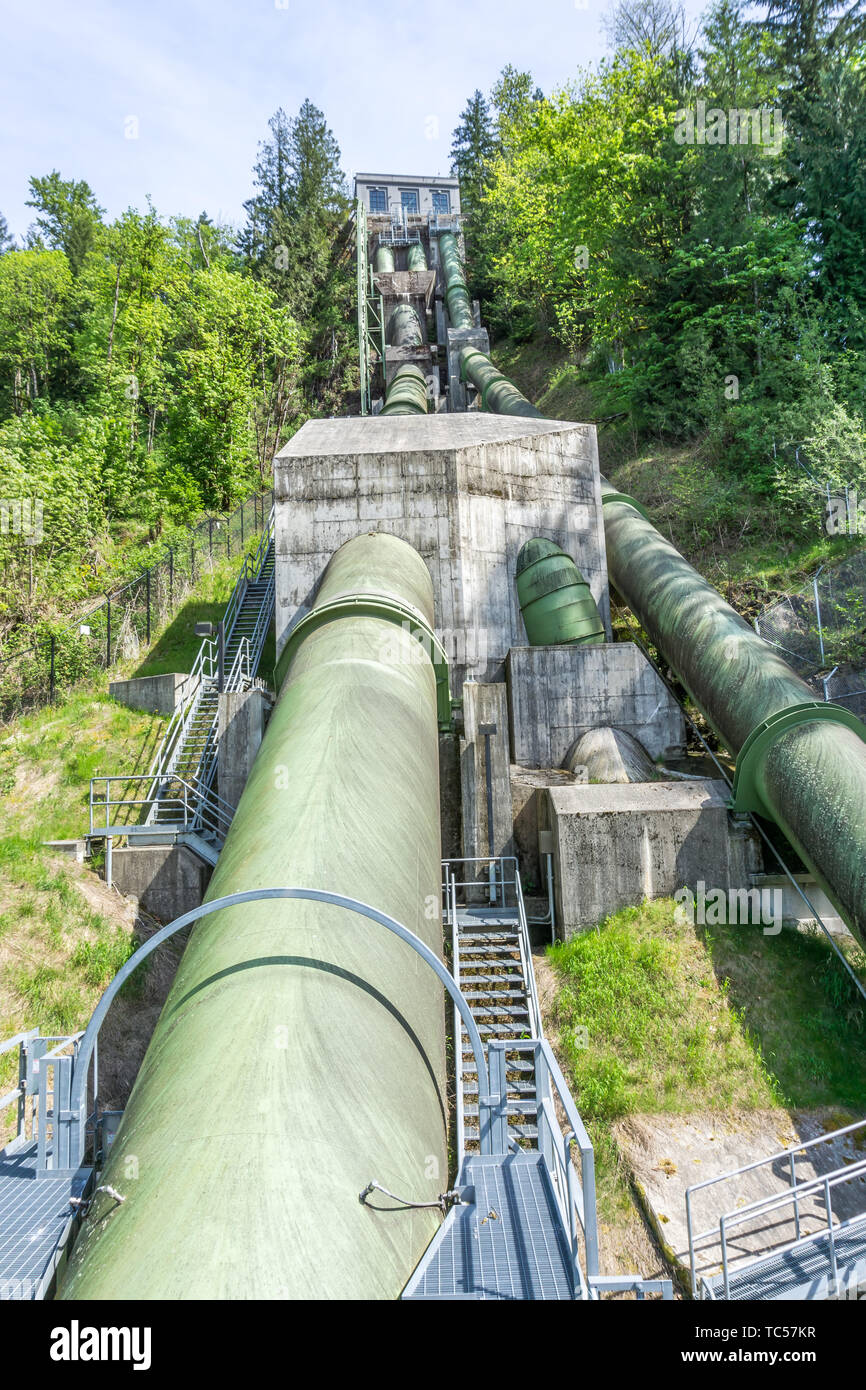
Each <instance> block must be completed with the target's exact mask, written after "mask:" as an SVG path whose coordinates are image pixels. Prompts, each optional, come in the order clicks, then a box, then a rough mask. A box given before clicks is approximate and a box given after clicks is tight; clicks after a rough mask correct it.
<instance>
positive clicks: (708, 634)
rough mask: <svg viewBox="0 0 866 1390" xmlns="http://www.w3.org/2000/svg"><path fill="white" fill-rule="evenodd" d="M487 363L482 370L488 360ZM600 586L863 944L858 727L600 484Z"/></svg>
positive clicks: (479, 360) (483, 380) (496, 397)
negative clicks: (669, 673) (617, 599)
mask: <svg viewBox="0 0 866 1390" xmlns="http://www.w3.org/2000/svg"><path fill="white" fill-rule="evenodd" d="M461 357H462V368H463V370H464V372H465V374H466V375H467V376H468V377H469V378H470V380H472V381H473V382H474V383H475V385H476V386H478V389H479V390H481V391H482V404H483V405H484V407H485V408H487V409H490V410H494V411H497V412H498V413H500V414H520V415H522V414H532V415H537V416H540V415H541V412H540V411H538V410H537V409H536V408H535V406H532V405H530V404H529V402H528V401H526V402H525V403H526V406H528V407H529V409H528V410H526V409H524V408H523V406H522V405H521V402H523V401H525V397H522V396H521V394H520V392H519V391H517V388H516V387H515V386H513V384H512V383H510V382H507V378H502V380H503V381H505V382H506V383H507V385H509V386H511V389H512V391H513V392H514V393H515V395H516V397H517V398H519V399H518V400H517V402H516V405H515V399H514V397H513V396H511V395H509V394H508V393H507V392H504V393H503V392H500V391H499V390H498V389H497V386H498V383H497V381H496V378H497V377H502V374H501V373H497V372H496V369H495V368H493V369H492V371H493V373H495V376H493V375H492V374H491V372H490V370H489V369H488V368H487V366H486V365H485V363H486V362H487V361H488V360H489V359H487V358H486V357H485V355H484V354H483V353H479V352H477V351H474V350H472V349H464V352H463V353H462V354H461ZM491 365H492V364H491ZM601 481H602V500H603V516H604V531H605V542H606V549H607V566H608V574H609V576H610V579H611V582H612V583H613V585H614V586H615V588H616V589H617V590H618V591H619V593H620V594H621V596H622V597H623V599H624V600H625V602H626V603H627V604H628V606H629V608H630V609H631V610H632V612H633V613H635V614H636V615H637V617H638V618H639V619H640V622H641V624H642V626H643V628H644V629H645V631H646V632H647V633H648V634H649V636H650V637H651V639H652V641H653V642H654V643H655V644H656V646H657V647H658V649H659V651H660V652H661V653H662V655H663V656H664V658H665V660H666V661H667V662H668V663H669V664H670V666H671V668H672V669H673V670H674V671H676V673H677V675H678V676H679V678H680V680H681V681H682V683H683V685H684V686H685V687H686V689H687V690H688V692H689V694H690V695H691V697H692V699H693V700H694V702H695V704H696V705H697V706H698V708H699V709H701V710H702V711H703V713H704V715H705V716H706V718H707V719H708V721H709V723H710V724H711V725H712V727H713V728H714V729H715V731H716V733H717V734H718V736H719V738H720V739H721V741H722V743H723V744H724V745H725V747H726V748H727V749H728V750H729V751H730V752H731V753H732V754H734V756H735V757H736V758H737V775H736V779H735V784H734V796H735V800H734V804H735V806H736V807H738V808H739V809H741V810H754V811H758V812H760V814H762V815H764V816H766V817H768V818H769V819H771V820H774V821H775V822H776V824H777V825H778V826H779V828H780V829H781V830H782V831H783V833H784V834H785V835H786V836H787V838H788V840H789V842H790V844H791V845H793V847H794V849H795V850H796V851H797V853H798V854H799V855H800V858H801V859H802V860H803V862H804V864H806V865H807V866H808V868H809V869H811V871H812V873H813V874H814V875H815V877H816V878H817V879H818V882H819V883H820V884H821V885H822V887H823V888H824V890H825V891H826V893H827V894H828V896H829V898H830V900H831V902H833V903H834V904H835V906H836V908H837V909H838V911H839V912H840V913H841V915H842V916H843V918H844V919H845V920H846V921H847V922H848V924H849V926H851V927H852V928H853V929H854V930H855V931H856V932H857V933H858V934H859V936H860V939H861V941H863V942H864V944H866V725H864V724H863V723H862V722H861V721H860V720H858V719H856V718H855V717H854V716H853V715H851V714H850V712H849V711H847V710H845V709H841V708H839V707H837V706H832V705H829V706H828V705H824V704H823V703H822V702H820V701H816V700H815V699H814V695H813V692H812V691H811V690H810V689H809V687H808V686H807V685H806V684H805V682H804V681H802V680H800V678H799V676H797V675H796V674H795V673H794V672H793V671H792V670H791V668H790V666H788V664H787V662H785V661H783V660H782V658H781V656H780V655H779V653H778V652H777V651H775V650H774V648H772V647H770V646H769V645H768V644H767V643H766V642H764V641H763V639H762V638H760V637H759V636H758V635H757V634H756V633H755V632H754V631H753V630H752V628H751V627H750V626H749V624H748V623H747V622H746V620H745V618H742V617H740V615H739V614H738V613H736V612H735V611H734V609H733V608H731V606H730V604H727V603H725V601H724V599H723V598H722V597H721V595H720V594H719V593H718V592H717V591H716V590H715V589H714V588H713V587H712V585H711V584H709V583H707V581H706V580H705V579H703V578H702V577H701V575H699V574H698V572H697V571H696V570H695V569H693V568H692V566H691V565H690V564H689V563H688V561H686V560H684V559H683V557H682V555H680V554H679V552H678V551H677V550H675V549H674V547H673V546H672V545H671V544H670V542H669V541H667V540H665V538H664V537H663V536H662V535H660V534H659V532H658V531H657V530H656V529H655V527H654V526H653V525H652V524H651V522H650V521H649V520H648V519H647V518H646V517H645V516H644V515H643V514H642V512H641V510H640V508H639V507H638V506H637V504H636V503H635V502H633V501H632V500H631V499H630V498H628V497H623V496H622V495H621V494H620V493H618V492H617V491H616V489H615V488H613V487H612V486H611V484H610V483H609V482H608V481H607V479H606V478H602V480H601Z"/></svg>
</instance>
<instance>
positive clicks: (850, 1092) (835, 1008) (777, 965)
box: [704, 927, 866, 1114]
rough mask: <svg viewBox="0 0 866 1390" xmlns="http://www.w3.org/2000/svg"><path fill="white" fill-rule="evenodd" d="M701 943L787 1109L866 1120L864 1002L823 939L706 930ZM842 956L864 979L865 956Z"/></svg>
mask: <svg viewBox="0 0 866 1390" xmlns="http://www.w3.org/2000/svg"><path fill="white" fill-rule="evenodd" d="M704 940H705V943H706V945H707V948H708V949H709V950H710V952H711V954H712V961H713V968H714V971H715V974H716V978H717V979H718V980H721V981H724V982H725V983H726V987H727V990H728V994H729V997H730V999H731V1002H732V1005H733V1006H734V1007H735V1008H738V1009H739V1010H740V1013H741V1016H742V1017H743V1018H744V1019H745V1020H746V1021H747V1024H748V1029H749V1033H750V1036H752V1037H753V1038H754V1039H755V1041H756V1043H757V1044H758V1045H759V1046H760V1048H761V1052H762V1055H763V1056H764V1057H765V1058H766V1062H767V1066H768V1067H769V1068H771V1070H772V1072H773V1075H774V1076H775V1077H776V1078H777V1083H778V1087H779V1090H780V1093H781V1094H782V1096H783V1097H784V1100H785V1103H786V1104H787V1105H789V1106H791V1107H792V1108H796V1109H804V1110H805V1109H813V1108H816V1107H819V1106H828V1107H835V1106H841V1107H843V1108H845V1109H849V1110H853V1111H854V1112H855V1113H857V1114H864V1113H866V1002H864V1000H863V996H862V995H861V994H860V993H859V991H858V990H857V988H856V986H855V985H854V984H853V982H852V980H851V978H850V976H849V975H848V974H847V972H846V971H845V970H844V968H843V967H842V966H841V965H840V963H839V961H838V960H837V958H836V956H835V954H834V952H833V950H832V948H831V946H830V945H829V943H828V941H827V939H826V937H825V936H824V933H823V932H821V931H820V929H819V928H817V927H816V928H815V929H814V931H809V932H802V931H800V932H797V931H783V932H781V933H780V934H779V935H778V936H764V935H763V933H762V932H761V929H760V928H759V927H758V928H755V927H711V928H704ZM844 949H845V953H846V955H847V957H848V959H849V961H850V963H851V965H852V968H853V969H854V970H855V972H856V973H857V974H858V976H859V977H860V978H861V979H862V978H866V955H864V952H863V950H862V949H861V948H860V947H859V946H856V945H854V943H853V942H846V943H845V946H844Z"/></svg>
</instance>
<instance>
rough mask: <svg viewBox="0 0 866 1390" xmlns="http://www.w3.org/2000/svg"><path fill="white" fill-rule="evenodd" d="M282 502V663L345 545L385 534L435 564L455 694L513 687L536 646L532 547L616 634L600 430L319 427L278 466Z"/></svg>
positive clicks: (464, 418) (360, 423)
mask: <svg viewBox="0 0 866 1390" xmlns="http://www.w3.org/2000/svg"><path fill="white" fill-rule="evenodd" d="M275 491H276V550H277V566H276V631H277V650H278V652H279V651H281V650H282V647H283V645H284V643H285V640H286V636H287V634H288V631H289V628H290V627H291V625H292V623H293V622H294V621H296V620H297V618H298V617H299V616H300V614H302V613H304V612H306V611H307V610H308V608H309V606H310V603H311V601H312V598H313V595H314V592H315V588H316V585H317V583H318V580H319V577H320V575H321V574H322V571H323V569H324V567H325V565H326V563H327V561H328V560H329V559H330V557H331V555H332V554H333V553H334V551H335V550H336V549H337V547H338V546H340V545H342V544H343V542H344V541H347V540H349V539H351V537H353V536H356V535H360V534H363V533H364V532H368V531H377V530H378V531H388V532H390V533H392V534H393V535H399V536H401V537H402V538H403V539H404V540H407V541H408V542H409V543H410V544H411V545H413V546H414V547H415V548H416V549H417V550H418V551H419V552H420V554H421V555H422V556H423V557H424V560H425V562H426V564H427V566H428V568H429V570H430V573H431V576H432V578H433V586H434V594H435V604H436V618H437V623H438V626H439V632H440V635H441V636H442V638H443V641H444V643H445V647H446V650H447V651H448V653H449V656H450V658H451V666H452V686H451V689H452V694H453V695H455V696H459V694H460V691H461V687H462V684H463V681H464V679H466V677H467V676H470V677H472V678H475V679H478V680H491V679H499V678H501V668H502V664H503V662H504V660H505V657H506V654H507V652H508V650H509V648H510V647H512V646H514V645H515V643H517V642H524V641H525V640H526V639H525V635H524V632H523V626H522V620H521V617H520V610H519V608H518V605H517V596H516V593H515V587H514V572H515V566H516V560H517V554H518V551H519V550H520V547H521V546H522V545H523V543H524V541H526V540H528V539H529V538H530V537H532V536H535V535H546V536H549V537H550V538H551V539H552V540H555V541H556V542H557V543H558V544H559V545H561V546H562V547H563V549H564V550H566V551H567V552H568V553H569V554H570V555H571V556H572V557H573V558H574V560H575V562H576V564H577V565H578V567H579V568H580V570H581V571H582V573H583V574H584V575H585V577H586V579H587V581H588V583H589V585H590V588H591V589H592V594H593V597H594V598H595V601H596V603H597V604H598V605H599V609H600V611H601V613H602V617H603V619H604V621H605V624H606V627H607V629H608V631H609V623H610V619H609V602H608V593H607V562H606V557H605V548H604V529H603V525H602V520H601V492H600V487H599V475H598V452H597V448H596V438H595V428H594V427H593V426H592V425H580V424H563V423H561V422H560V421H550V420H533V419H508V418H506V417H504V416H496V415H483V414H479V413H471V414H468V415H453V414H438V415H427V416H386V417H385V418H384V419H383V418H381V417H378V416H377V417H372V418H367V419H350V420H349V419H347V420H310V421H308V423H307V424H306V425H304V427H303V429H301V430H299V431H298V433H297V434H296V435H295V436H294V438H293V439H292V440H290V442H289V443H288V444H287V445H286V447H285V448H284V449H283V450H282V451H281V452H280V454H278V456H277V458H276V460H275ZM563 751H564V750H563Z"/></svg>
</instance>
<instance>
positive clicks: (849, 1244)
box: [705, 1217, 866, 1301]
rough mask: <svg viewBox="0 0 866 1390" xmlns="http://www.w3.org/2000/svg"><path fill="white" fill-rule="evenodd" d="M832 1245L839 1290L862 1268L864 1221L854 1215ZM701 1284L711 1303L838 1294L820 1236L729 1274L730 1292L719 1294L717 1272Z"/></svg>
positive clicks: (722, 1284) (864, 1260)
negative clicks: (713, 1301)
mask: <svg viewBox="0 0 866 1390" xmlns="http://www.w3.org/2000/svg"><path fill="white" fill-rule="evenodd" d="M833 1239H834V1244H835V1247H836V1266H837V1269H838V1272H839V1280H840V1283H841V1284H842V1285H843V1287H844V1286H845V1283H846V1275H847V1276H849V1277H850V1276H851V1275H853V1274H854V1273H855V1271H856V1273H857V1275H858V1277H860V1278H862V1276H863V1271H864V1269H866V1217H859V1218H857V1219H856V1220H854V1221H851V1222H848V1223H846V1224H844V1225H842V1226H837V1227H835V1228H834V1231H833ZM705 1283H706V1285H707V1286H708V1288H709V1289H710V1291H711V1294H712V1297H713V1298H714V1299H720V1300H725V1299H738V1300H739V1299H744V1298H748V1299H759V1300H768V1301H769V1300H807V1299H825V1298H828V1297H829V1298H833V1297H836V1296H838V1295H837V1292H836V1288H835V1280H834V1278H833V1265H832V1260H831V1255H830V1242H829V1239H828V1237H827V1235H826V1233H822V1234H821V1235H820V1236H815V1237H814V1238H813V1239H812V1240H803V1241H801V1242H800V1244H799V1245H797V1246H795V1247H794V1248H793V1249H789V1250H781V1251H779V1252H778V1253H776V1254H774V1255H771V1256H769V1257H768V1258H767V1259H766V1260H760V1261H757V1262H755V1263H753V1264H749V1265H746V1266H745V1267H744V1268H743V1269H742V1270H737V1269H736V1268H735V1269H733V1270H732V1271H731V1274H730V1278H729V1287H730V1293H728V1294H726V1293H725V1281H724V1276H723V1275H722V1274H718V1275H715V1276H714V1277H713V1278H712V1279H707V1278H705Z"/></svg>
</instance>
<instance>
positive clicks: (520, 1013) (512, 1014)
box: [472, 1004, 529, 1027]
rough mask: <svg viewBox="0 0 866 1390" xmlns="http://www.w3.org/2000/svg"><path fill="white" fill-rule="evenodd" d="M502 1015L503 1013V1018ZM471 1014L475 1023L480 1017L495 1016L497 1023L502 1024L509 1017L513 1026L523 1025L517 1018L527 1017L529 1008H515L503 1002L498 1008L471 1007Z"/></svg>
mask: <svg viewBox="0 0 866 1390" xmlns="http://www.w3.org/2000/svg"><path fill="white" fill-rule="evenodd" d="M503 1015H505V1017H504V1018H503ZM472 1016H473V1018H474V1019H475V1022H476V1023H477V1022H478V1021H479V1019H482V1018H495V1019H496V1020H497V1024H498V1025H499V1024H501V1025H502V1026H504V1025H505V1024H506V1023H507V1022H508V1020H509V1019H512V1020H513V1022H514V1026H515V1027H518V1026H519V1027H523V1026H524V1025H523V1024H519V1023H518V1020H519V1019H522V1018H529V1010H528V1009H516V1008H515V1007H514V1005H513V1004H503V1005H502V1007H501V1008H499V1009H473V1010H472Z"/></svg>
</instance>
